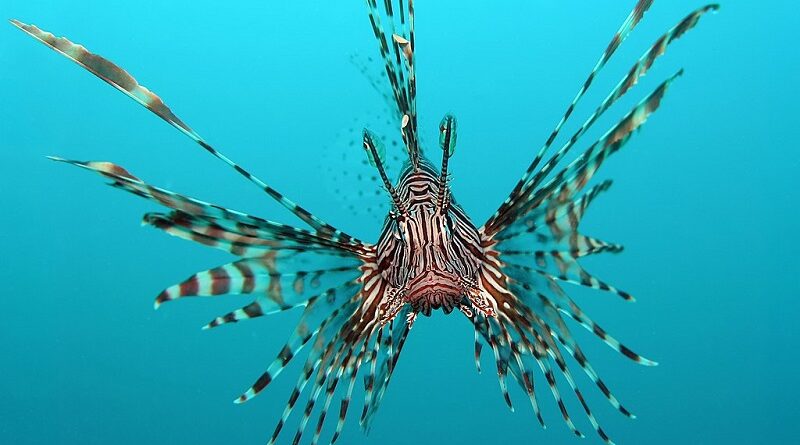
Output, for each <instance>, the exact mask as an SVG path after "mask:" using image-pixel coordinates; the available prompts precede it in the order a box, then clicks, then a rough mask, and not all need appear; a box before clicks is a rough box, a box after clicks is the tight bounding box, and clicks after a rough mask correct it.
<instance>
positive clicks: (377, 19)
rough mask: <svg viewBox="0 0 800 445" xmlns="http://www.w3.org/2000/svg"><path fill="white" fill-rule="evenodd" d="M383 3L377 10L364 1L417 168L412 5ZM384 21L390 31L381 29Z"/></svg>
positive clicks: (400, 0)
mask: <svg viewBox="0 0 800 445" xmlns="http://www.w3.org/2000/svg"><path fill="white" fill-rule="evenodd" d="M407 1H408V4H407V8H406V7H405V6H404V4H403V0H398V1H397V5H396V10H395V4H394V0H385V1H384V2H383V3H382V9H380V10H379V8H378V2H377V1H376V0H366V5H367V12H368V14H369V20H370V25H371V26H372V32H373V34H374V36H375V40H376V41H377V43H378V50H379V52H380V55H381V58H382V59H383V63H384V68H385V70H386V77H387V80H388V81H389V86H390V88H391V91H392V96H393V97H394V102H395V105H396V106H397V110H398V114H399V115H400V116H401V122H400V133H401V135H402V137H403V142H404V143H405V145H406V149H407V150H408V154H409V159H410V162H411V164H412V165H413V166H414V167H416V166H418V163H419V159H420V149H421V147H420V144H419V139H418V131H417V110H416V94H417V93H416V89H417V88H416V71H415V64H414V60H415V57H414V40H415V35H414V2H413V0H407ZM382 18H385V19H386V21H387V23H388V25H389V27H388V29H387V28H386V27H385V26H384V25H383V21H382Z"/></svg>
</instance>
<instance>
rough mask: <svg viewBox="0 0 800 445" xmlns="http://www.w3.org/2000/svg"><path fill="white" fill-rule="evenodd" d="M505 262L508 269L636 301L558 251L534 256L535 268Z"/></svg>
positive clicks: (572, 258)
mask: <svg viewBox="0 0 800 445" xmlns="http://www.w3.org/2000/svg"><path fill="white" fill-rule="evenodd" d="M501 257H502V255H501ZM504 262H505V266H506V267H507V268H515V269H521V270H523V271H525V272H526V273H538V274H541V275H544V276H547V277H550V278H553V279H556V280H559V281H563V282H566V283H571V284H575V285H579V286H585V287H588V288H591V289H597V290H602V291H606V292H611V293H614V294H616V295H618V296H619V297H620V298H622V299H623V300H625V301H631V302H632V301H634V298H633V296H632V295H631V294H629V293H628V292H625V291H623V290H620V289H617V288H616V287H614V286H612V285H610V284H608V283H606V282H604V281H602V280H600V279H598V278H596V277H595V276H593V275H592V274H590V273H589V272H587V271H586V270H585V269H584V268H583V266H581V265H580V264H579V263H578V261H577V260H576V259H575V258H574V257H572V256H571V255H569V256H562V255H561V253H560V252H558V251H551V252H546V253H544V254H542V255H536V256H534V262H535V267H532V266H527V265H524V264H517V263H515V262H511V261H505V260H504Z"/></svg>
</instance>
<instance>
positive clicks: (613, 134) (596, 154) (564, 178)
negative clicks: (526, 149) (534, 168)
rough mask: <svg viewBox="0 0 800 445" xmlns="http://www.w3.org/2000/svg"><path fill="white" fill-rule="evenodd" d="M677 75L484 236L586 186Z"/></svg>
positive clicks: (666, 81)
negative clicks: (549, 201)
mask: <svg viewBox="0 0 800 445" xmlns="http://www.w3.org/2000/svg"><path fill="white" fill-rule="evenodd" d="M681 74H683V70H680V71H678V72H677V73H675V74H674V75H672V76H671V77H669V78H668V79H667V80H665V81H664V82H662V83H661V84H660V85H659V86H658V87H657V88H656V89H655V90H653V92H652V93H650V94H649V95H648V96H647V97H645V98H644V99H643V100H642V101H641V102H639V103H638V104H637V105H636V106H635V107H634V108H633V109H631V111H630V112H628V114H626V115H625V117H623V118H622V119H621V120H620V121H619V122H618V123H617V124H616V125H615V126H614V127H612V128H611V129H610V130H609V131H607V132H606V133H605V134H604V135H603V136H602V137H600V139H598V140H597V141H596V142H595V143H593V144H592V145H591V146H590V147H589V148H588V149H586V151H585V152H584V153H583V154H582V155H581V156H579V157H578V158H576V159H575V160H574V161H572V162H571V163H569V164H568V165H567V166H566V167H564V169H562V170H561V171H559V172H558V174H556V175H555V176H553V177H552V178H551V179H550V180H548V181H547V182H546V183H545V184H544V185H542V186H541V188H539V189H537V190H536V191H535V192H532V193H531V194H530V197H529V198H528V199H526V200H524V201H518V202H515V203H514V204H513V206H512V207H511V208H509V209H507V211H506V212H505V213H504V214H503V215H502V217H501V218H499V219H496V220H493V221H492V223H493V226H491V227H487V226H484V228H483V231H484V232H485V233H486V234H487V235H493V234H495V233H497V232H499V231H501V230H503V229H505V228H507V227H508V226H509V225H511V224H513V223H514V221H516V220H518V219H520V218H522V217H524V216H525V215H527V213H528V212H530V211H531V210H534V209H537V208H541V207H543V206H544V207H547V205H546V204H547V201H548V200H553V199H557V200H559V201H561V202H565V201H567V200H568V199H569V197H571V196H574V195H575V194H577V193H578V192H579V191H580V190H581V189H582V188H583V187H584V186H586V184H587V183H588V182H589V180H590V179H591V178H592V177H593V176H594V174H595V173H596V172H597V170H598V169H599V168H600V166H601V165H602V164H603V162H604V161H605V160H606V159H607V158H608V157H609V156H611V155H612V154H614V153H616V152H617V151H619V150H620V149H621V148H622V147H623V146H624V145H625V143H627V142H628V140H630V138H631V136H632V135H633V134H634V133H635V132H636V131H637V130H639V129H640V128H641V127H642V125H644V124H645V122H646V121H647V119H648V118H649V117H650V115H652V114H653V113H654V112H655V111H656V110H658V108H659V106H660V105H661V101H662V99H663V98H664V95H665V94H666V92H667V90H668V89H669V87H670V86H671V85H672V82H674V81H675V79H677V78H678V77H679V76H680V75H681ZM526 193H527V192H526Z"/></svg>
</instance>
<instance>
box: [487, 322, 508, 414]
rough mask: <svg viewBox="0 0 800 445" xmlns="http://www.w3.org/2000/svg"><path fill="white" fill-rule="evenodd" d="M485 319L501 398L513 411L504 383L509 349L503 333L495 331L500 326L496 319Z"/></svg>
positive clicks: (500, 328) (506, 386)
mask: <svg viewBox="0 0 800 445" xmlns="http://www.w3.org/2000/svg"><path fill="white" fill-rule="evenodd" d="M486 321H487V326H488V329H487V333H488V338H489V347H491V348H492V352H494V360H495V363H496V364H497V381H498V382H499V383H500V392H501V393H502V394H503V400H504V401H505V402H506V405H508V408H509V409H510V410H511V411H512V412H514V405H513V404H512V403H511V396H510V395H509V393H508V385H507V384H506V375H507V374H508V364H509V360H508V359H509V357H510V356H511V349H510V348H509V345H508V342H507V341H506V337H505V335H507V334H506V333H505V332H503V334H504V335H498V333H497V332H496V331H501V330H502V326H501V325H499V324H498V323H497V321H496V320H494V319H493V318H492V319H489V320H486Z"/></svg>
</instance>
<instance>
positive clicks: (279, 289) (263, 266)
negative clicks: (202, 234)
mask: <svg viewBox="0 0 800 445" xmlns="http://www.w3.org/2000/svg"><path fill="white" fill-rule="evenodd" d="M281 264H282V263H281V261H280V260H279V259H276V258H275V257H274V256H264V257H257V258H245V259H241V260H238V261H234V262H232V263H228V264H225V265H222V266H218V267H214V268H212V269H208V270H204V271H202V272H198V273H196V274H194V275H192V276H190V277H189V278H187V279H186V280H184V281H182V282H181V283H179V284H176V285H174V286H170V287H168V288H167V289H164V290H163V291H162V292H161V293H159V294H158V297H156V301H155V306H156V308H158V307H159V306H160V305H161V304H163V303H166V302H168V301H172V300H177V299H179V298H184V297H210V296H217V295H258V300H257V303H259V306H260V310H261V311H262V312H265V313H267V314H269V313H272V312H277V311H281V310H284V309H288V308H290V307H294V306H296V305H297V304H298V303H299V302H300V301H299V300H301V301H305V300H307V299H308V298H310V296H311V295H310V294H311V292H313V290H314V289H320V288H322V289H327V288H328V287H330V286H329V283H328V281H332V280H342V281H344V279H343V278H342V275H344V276H345V277H349V278H350V279H352V278H356V277H357V276H358V275H359V271H358V267H357V266H355V265H348V266H340V267H334V268H329V269H318V270H307V271H303V270H299V271H294V272H290V273H285V272H284V273H281V271H279V270H278V269H279V266H280V265H281Z"/></svg>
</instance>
